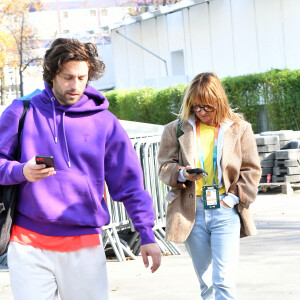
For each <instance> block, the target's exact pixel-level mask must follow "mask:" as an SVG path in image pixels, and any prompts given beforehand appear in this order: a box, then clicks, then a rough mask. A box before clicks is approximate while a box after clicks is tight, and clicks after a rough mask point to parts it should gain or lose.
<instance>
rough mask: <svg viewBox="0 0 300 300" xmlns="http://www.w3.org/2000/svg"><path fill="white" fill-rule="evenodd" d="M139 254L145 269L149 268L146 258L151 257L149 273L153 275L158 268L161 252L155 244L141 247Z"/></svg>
mask: <svg viewBox="0 0 300 300" xmlns="http://www.w3.org/2000/svg"><path fill="white" fill-rule="evenodd" d="M141 254H142V258H143V262H144V265H145V267H146V268H148V267H149V259H148V256H151V257H152V267H151V272H152V273H154V272H155V271H156V270H157V269H158V268H159V266H160V262H161V251H160V249H159V247H158V246H157V244H156V243H151V244H144V245H141Z"/></svg>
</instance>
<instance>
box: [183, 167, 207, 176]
mask: <svg viewBox="0 0 300 300" xmlns="http://www.w3.org/2000/svg"><path fill="white" fill-rule="evenodd" d="M186 172H187V173H189V174H204V175H206V176H207V175H208V173H207V172H206V171H205V170H203V169H201V168H195V169H186Z"/></svg>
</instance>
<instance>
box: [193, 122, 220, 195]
mask: <svg viewBox="0 0 300 300" xmlns="http://www.w3.org/2000/svg"><path fill="white" fill-rule="evenodd" d="M200 132H201V147H202V152H203V159H204V166H205V168H204V169H205V171H206V172H207V173H208V175H207V176H206V182H207V185H213V178H214V175H215V181H216V184H218V168H216V173H215V174H214V166H213V151H214V142H215V127H212V126H208V125H205V124H203V123H201V122H200ZM195 145H196V154H197V155H196V156H197V158H196V164H197V168H201V164H200V157H199V151H198V145H197V141H195ZM202 167H203V166H202ZM204 185H205V180H204V178H202V179H200V180H197V182H196V192H197V195H201V196H202V195H203V191H202V187H203V186H204ZM223 193H225V187H224V186H223V187H222V188H220V189H219V194H220V195H221V194H223Z"/></svg>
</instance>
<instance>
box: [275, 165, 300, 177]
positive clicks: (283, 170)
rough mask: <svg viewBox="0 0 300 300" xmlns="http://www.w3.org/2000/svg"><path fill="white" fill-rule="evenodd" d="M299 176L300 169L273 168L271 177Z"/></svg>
mask: <svg viewBox="0 0 300 300" xmlns="http://www.w3.org/2000/svg"><path fill="white" fill-rule="evenodd" d="M283 174H284V175H285V174H286V175H300V167H287V168H282V167H274V168H273V175H278V176H280V175H283Z"/></svg>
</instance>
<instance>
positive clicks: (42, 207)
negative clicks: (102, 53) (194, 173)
mask: <svg viewBox="0 0 300 300" xmlns="http://www.w3.org/2000/svg"><path fill="white" fill-rule="evenodd" d="M104 68H105V66H104V64H103V63H102V62H101V60H100V59H99V58H98V53H97V49H96V46H95V45H94V44H91V43H86V44H85V43H81V42H79V41H78V40H75V39H56V40H55V41H54V42H53V43H52V45H51V47H50V49H48V50H47V51H46V54H45V59H44V65H43V78H44V80H45V89H44V90H43V91H42V93H41V94H39V95H36V96H34V97H33V98H32V99H31V105H30V108H29V110H28V112H27V114H26V119H25V123H24V129H23V131H22V136H21V145H19V146H20V147H21V153H22V155H21V159H20V162H17V161H14V160H13V153H14V152H15V149H16V148H17V146H18V145H17V141H16V140H17V139H14V136H15V134H16V133H17V131H18V122H19V119H20V116H21V114H22V111H23V104H22V103H21V102H20V101H18V100H14V101H13V103H12V104H11V105H10V106H9V107H8V108H7V109H6V110H5V111H4V112H3V114H2V116H1V119H0V132H1V135H0V184H4V185H10V184H19V199H18V203H17V206H16V214H15V218H14V226H13V231H12V235H11V240H10V245H9V249H8V266H9V269H10V278H11V288H12V291H13V295H14V298H15V299H16V300H18V299H20V300H27V299H28V300H35V299H36V300H43V299H57V294H58V292H59V294H60V296H61V298H62V299H72V300H74V299H75V300H76V299H80V300H83V299H88V300H92V299H108V287H107V274H106V259H105V254H104V249H103V246H102V245H101V237H100V234H101V228H100V227H101V226H103V225H105V224H108V223H109V221H110V217H109V212H108V209H107V206H106V202H105V199H104V197H103V191H104V181H105V182H106V183H107V186H108V188H109V191H110V195H111V196H112V198H113V199H114V200H116V201H121V202H123V203H124V205H125V207H126V210H127V212H128V214H129V216H130V217H131V219H132V221H133V223H134V226H135V229H136V230H137V231H138V232H139V233H140V237H141V254H142V257H143V261H144V264H145V266H146V267H148V264H149V261H148V256H151V257H152V262H153V265H152V267H151V270H152V272H155V271H156V270H157V268H158V267H159V265H160V259H161V253H160V249H159V248H158V246H157V244H156V243H155V238H154V234H153V230H152V227H153V226H154V212H153V207H152V205H153V204H152V203H153V202H152V199H151V198H150V196H149V194H148V193H147V192H146V191H145V190H144V188H143V179H142V171H141V167H140V165H139V162H138V159H137V156H136V153H135V151H134V149H133V147H132V145H131V142H130V140H129V138H128V136H127V134H126V133H125V131H124V129H123V128H122V127H121V125H120V123H119V121H118V120H117V118H116V117H115V116H114V115H113V114H111V113H110V112H109V111H108V110H107V108H108V101H107V100H106V98H105V97H104V96H103V95H102V94H101V93H99V92H98V91H97V90H95V89H94V88H92V87H91V86H89V85H87V83H88V82H89V81H90V80H92V79H95V78H99V77H101V75H102V74H103V72H104ZM37 155H50V156H53V157H54V164H55V168H53V167H47V168H46V166H45V165H44V164H36V161H35V157H36V156H37Z"/></svg>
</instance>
